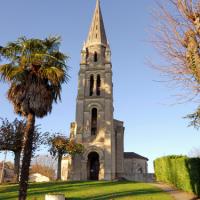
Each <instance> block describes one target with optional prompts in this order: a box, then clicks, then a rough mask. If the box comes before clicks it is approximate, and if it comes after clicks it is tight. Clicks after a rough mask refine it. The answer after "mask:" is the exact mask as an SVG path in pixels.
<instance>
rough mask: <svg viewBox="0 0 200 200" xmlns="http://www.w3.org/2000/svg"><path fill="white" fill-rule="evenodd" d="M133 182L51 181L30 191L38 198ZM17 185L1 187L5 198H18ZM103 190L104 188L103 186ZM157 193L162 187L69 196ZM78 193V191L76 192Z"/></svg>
mask: <svg viewBox="0 0 200 200" xmlns="http://www.w3.org/2000/svg"><path fill="white" fill-rule="evenodd" d="M130 183H131V182H124V181H122V182H105V181H99V182H92V181H91V182H51V183H33V184H30V188H29V191H28V196H29V199H31V198H32V199H34V198H35V199H37V198H41V197H42V196H44V195H45V194H48V193H52V192H53V193H65V194H66V193H68V192H73V191H75V192H77V193H78V192H79V191H81V190H82V191H83V190H89V189H91V188H97V189H98V190H99V189H101V187H109V186H111V187H113V186H115V185H118V186H119V185H124V184H130ZM17 190H18V186H17V185H12V186H9V187H5V189H4V188H3V189H2V188H0V192H1V193H4V194H6V195H4V197H3V199H4V200H10V199H17ZM102 191H103V188H102ZM156 193H162V192H161V190H160V189H157V188H152V189H151V188H149V189H135V190H134V189H133V190H127V191H124V192H117V191H115V189H113V191H110V192H109V193H107V194H101V195H99V194H97V195H95V194H91V196H90V197H72V198H69V197H68V198H67V199H69V200H108V199H112V198H120V197H126V196H136V195H147V194H152V195H153V194H156ZM74 195H76V193H75V194H74ZM0 196H1V195H0Z"/></svg>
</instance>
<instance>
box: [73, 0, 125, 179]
mask: <svg viewBox="0 0 200 200" xmlns="http://www.w3.org/2000/svg"><path fill="white" fill-rule="evenodd" d="M113 111H114V108H113V83H112V64H111V50H110V46H109V43H108V40H107V37H106V32H105V28H104V22H103V17H102V13H101V8H100V2H99V0H97V3H96V8H95V11H94V16H93V19H92V24H91V27H90V30H89V34H88V38H87V40H86V41H85V42H84V45H83V48H82V51H81V62H80V71H79V80H78V95H77V104H76V121H75V122H73V123H72V124H71V131H70V137H71V138H73V139H74V140H75V141H77V142H79V143H82V144H83V145H84V147H85V151H84V153H83V155H76V156H74V157H73V158H72V160H71V170H70V173H69V174H70V175H69V176H70V179H71V180H112V179H114V178H116V173H117V172H122V171H123V159H122V157H123V131H124V130H123V122H120V121H117V120H114V119H113ZM116 127H118V128H117V129H116ZM120 128H121V129H120ZM117 157H119V158H121V159H117ZM117 160H118V161H117Z"/></svg>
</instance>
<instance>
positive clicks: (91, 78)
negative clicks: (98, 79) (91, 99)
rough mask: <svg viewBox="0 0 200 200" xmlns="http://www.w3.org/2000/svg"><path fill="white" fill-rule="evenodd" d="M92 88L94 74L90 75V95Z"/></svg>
mask: <svg viewBox="0 0 200 200" xmlns="http://www.w3.org/2000/svg"><path fill="white" fill-rule="evenodd" d="M93 89H94V76H93V75H91V76H90V96H92V95H93Z"/></svg>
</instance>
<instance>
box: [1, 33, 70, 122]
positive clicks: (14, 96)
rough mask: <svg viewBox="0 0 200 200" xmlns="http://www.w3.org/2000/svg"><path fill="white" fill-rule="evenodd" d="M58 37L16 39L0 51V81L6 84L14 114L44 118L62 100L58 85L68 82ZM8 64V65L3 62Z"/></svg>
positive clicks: (66, 69) (64, 59)
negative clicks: (7, 83)
mask: <svg viewBox="0 0 200 200" xmlns="http://www.w3.org/2000/svg"><path fill="white" fill-rule="evenodd" d="M59 46H60V37H48V38H46V39H44V40H40V39H33V38H31V39H27V38H26V37H21V38H18V39H17V40H16V41H14V42H9V43H8V44H7V45H6V46H5V47H2V48H0V58H4V59H2V61H5V63H3V64H0V80H3V81H7V82H9V83H10V84H11V85H10V88H9V90H8V99H9V100H10V101H11V102H12V103H13V105H14V109H15V112H16V113H17V114H20V115H23V116H26V117H27V116H28V114H29V113H34V115H35V116H36V117H41V118H42V117H44V116H45V115H47V114H48V113H50V112H51V110H52V104H53V102H57V101H58V100H61V96H60V94H61V89H62V88H61V85H62V84H63V83H66V82H67V81H68V79H69V75H68V66H67V65H66V61H67V58H68V57H67V56H66V55H65V54H63V53H62V52H60V51H59ZM6 61H7V62H6Z"/></svg>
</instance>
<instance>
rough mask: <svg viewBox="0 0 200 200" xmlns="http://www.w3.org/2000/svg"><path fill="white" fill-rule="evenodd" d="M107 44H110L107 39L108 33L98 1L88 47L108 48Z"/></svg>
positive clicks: (87, 43)
mask: <svg viewBox="0 0 200 200" xmlns="http://www.w3.org/2000/svg"><path fill="white" fill-rule="evenodd" d="M107 44H108V42H107V38H106V32H105V28H104V23H103V17H102V13H101V7H100V1H99V0H97V2H96V8H95V11H94V15H93V19H92V24H91V27H90V31H89V34H88V38H87V42H86V46H92V45H103V46H107Z"/></svg>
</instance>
